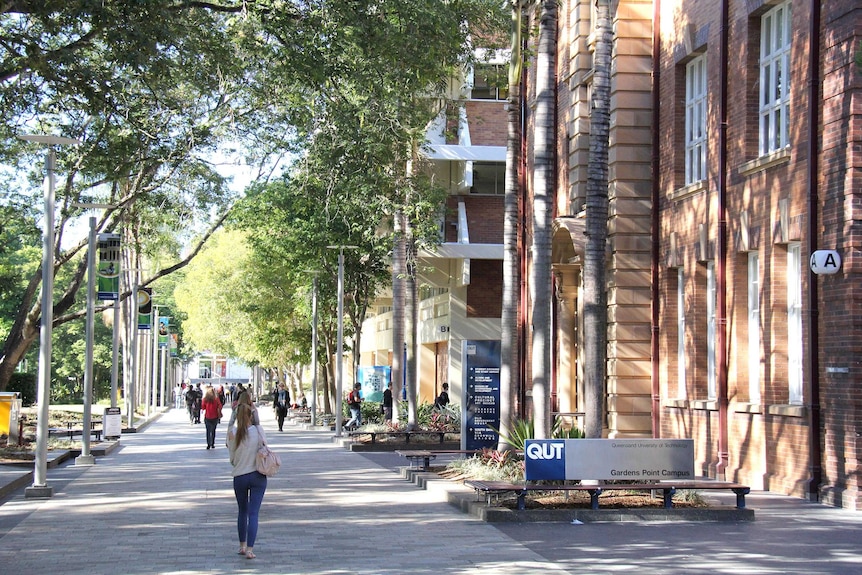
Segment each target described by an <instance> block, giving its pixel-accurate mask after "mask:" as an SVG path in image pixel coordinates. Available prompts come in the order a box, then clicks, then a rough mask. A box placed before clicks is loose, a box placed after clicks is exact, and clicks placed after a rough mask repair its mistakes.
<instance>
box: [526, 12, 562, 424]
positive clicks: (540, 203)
mask: <svg viewBox="0 0 862 575" xmlns="http://www.w3.org/2000/svg"><path fill="white" fill-rule="evenodd" d="M556 47H557V0H543V1H542V4H541V16H540V19H539V49H538V54H537V62H536V115H535V118H536V120H535V125H536V138H535V151H534V155H535V159H534V169H533V182H534V194H533V221H532V224H533V245H532V252H533V254H532V255H533V260H532V263H533V265H532V268H531V278H530V286H531V288H532V295H533V297H532V310H531V314H530V317H531V321H532V346H531V354H532V357H531V364H532V373H531V375H532V381H533V385H532V390H533V423H534V425H535V435H536V438H538V439H543V438H548V437H550V433H551V405H550V389H551V385H550V378H551V343H552V338H551V301H552V299H551V288H552V282H551V225H552V218H553V212H552V206H553V194H554V141H555V138H554V135H555V123H554V106H555V102H556V98H555V84H556V82H555V73H554V72H555V69H556V66H555V55H556Z"/></svg>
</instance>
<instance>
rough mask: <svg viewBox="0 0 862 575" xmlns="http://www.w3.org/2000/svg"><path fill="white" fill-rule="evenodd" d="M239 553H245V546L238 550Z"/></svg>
mask: <svg viewBox="0 0 862 575" xmlns="http://www.w3.org/2000/svg"><path fill="white" fill-rule="evenodd" d="M236 554H237V555H245V547H240V548H239V551H237V552H236Z"/></svg>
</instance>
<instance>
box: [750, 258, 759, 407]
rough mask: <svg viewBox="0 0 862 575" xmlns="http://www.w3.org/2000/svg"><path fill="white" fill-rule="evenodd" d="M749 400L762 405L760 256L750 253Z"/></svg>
mask: <svg viewBox="0 0 862 575" xmlns="http://www.w3.org/2000/svg"><path fill="white" fill-rule="evenodd" d="M747 281H748V400H749V401H750V402H751V403H760V363H761V361H760V360H761V349H760V348H761V345H760V343H761V342H760V256H759V255H758V253H757V252H749V253H748V279H747Z"/></svg>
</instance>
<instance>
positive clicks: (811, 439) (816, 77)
mask: <svg viewBox="0 0 862 575" xmlns="http://www.w3.org/2000/svg"><path fill="white" fill-rule="evenodd" d="M808 38H809V42H810V45H809V47H808V173H807V177H808V250H809V252H808V253H814V250H816V249H817V233H818V230H817V209H818V202H819V199H820V198H819V196H820V190H819V186H818V181H817V174H818V172H819V163H820V156H819V155H818V154H819V150H818V146H817V143H818V137H817V135H818V134H819V133H820V130H819V110H820V1H819V0H813V1H812V2H811V17H810V18H809V29H808ZM817 287H818V286H817V276H816V275H814V272H812V271H811V269H810V267H809V270H808V301H807V302H806V303H807V304H808V313H809V319H808V353H807V354H806V357H807V359H808V373H809V374H810V375H809V377H810V378H811V419H810V421H809V422H808V457H809V466H810V470H811V476H810V477H809V479H808V499H810V500H811V501H819V500H820V483H821V481H822V469H821V467H820V463H821V461H822V459H823V454H822V450H821V447H820V446H821V432H820V344H819V339H820V338H819V325H818V324H819V320H820V310H819V308H818V294H817Z"/></svg>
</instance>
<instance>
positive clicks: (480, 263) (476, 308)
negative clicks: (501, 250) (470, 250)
mask: <svg viewBox="0 0 862 575" xmlns="http://www.w3.org/2000/svg"><path fill="white" fill-rule="evenodd" d="M502 310H503V262H502V261H501V260H470V285H469V286H467V317H468V318H478V317H500V316H501V314H502Z"/></svg>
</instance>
